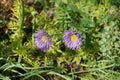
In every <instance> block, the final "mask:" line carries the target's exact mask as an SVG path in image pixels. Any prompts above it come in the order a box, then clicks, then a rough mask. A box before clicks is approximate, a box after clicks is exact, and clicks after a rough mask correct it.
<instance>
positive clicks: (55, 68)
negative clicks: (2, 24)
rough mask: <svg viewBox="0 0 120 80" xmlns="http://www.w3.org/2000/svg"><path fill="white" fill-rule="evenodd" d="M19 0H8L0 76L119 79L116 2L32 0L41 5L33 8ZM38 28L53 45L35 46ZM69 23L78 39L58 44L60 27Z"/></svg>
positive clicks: (43, 79)
mask: <svg viewBox="0 0 120 80" xmlns="http://www.w3.org/2000/svg"><path fill="white" fill-rule="evenodd" d="M117 1H119V0H117ZM23 2H24V1H23V0H15V1H14V4H13V8H12V9H11V10H12V17H11V19H10V22H9V23H8V26H9V31H10V32H11V33H8V35H9V39H6V38H4V39H3V40H2V41H1V42H0V46H1V47H2V48H1V49H0V56H1V58H0V66H1V67H0V71H1V73H0V79H3V80H4V79H5V80H14V79H17V78H20V80H30V79H31V80H39V79H40V80H48V79H49V80H61V79H66V80H77V79H78V80H79V79H80V80H96V79H98V80H108V79H109V80H119V78H120V73H119V69H120V68H119V67H120V62H119V60H120V57H119V56H120V45H119V44H120V38H119V37H120V27H119V26H120V19H119V17H118V11H119V6H118V4H119V3H115V2H113V1H112V0H50V1H47V0H38V1H35V2H34V4H37V3H39V4H41V6H43V9H41V11H38V10H37V9H36V8H35V7H33V6H26V4H24V3H23ZM111 9H113V11H111ZM39 29H44V30H45V31H46V32H47V33H48V34H49V35H50V36H51V39H52V42H53V45H52V47H51V49H50V50H48V51H47V52H42V51H40V50H38V49H37V48H36V45H35V43H34V33H35V32H36V31H37V30H39ZM69 29H71V30H76V31H77V32H79V33H80V34H82V37H83V40H82V43H83V44H82V47H81V48H80V49H78V50H71V49H69V48H67V47H66V46H65V45H64V42H63V33H64V31H65V30H69ZM0 35H1V34H0Z"/></svg>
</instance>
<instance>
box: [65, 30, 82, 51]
mask: <svg viewBox="0 0 120 80" xmlns="http://www.w3.org/2000/svg"><path fill="white" fill-rule="evenodd" d="M63 38H64V43H65V45H66V46H67V47H68V48H70V49H72V50H76V49H78V48H80V46H81V45H82V36H81V35H80V34H79V33H77V32H76V31H74V30H67V31H65V32H64V36H63Z"/></svg>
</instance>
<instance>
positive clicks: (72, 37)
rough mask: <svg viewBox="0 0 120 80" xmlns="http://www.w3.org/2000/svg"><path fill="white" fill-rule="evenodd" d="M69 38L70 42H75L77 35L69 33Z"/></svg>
mask: <svg viewBox="0 0 120 80" xmlns="http://www.w3.org/2000/svg"><path fill="white" fill-rule="evenodd" d="M70 38H71V41H72V42H77V41H78V38H77V36H76V35H74V34H73V35H71V37H70Z"/></svg>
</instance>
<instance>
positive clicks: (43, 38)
mask: <svg viewBox="0 0 120 80" xmlns="http://www.w3.org/2000/svg"><path fill="white" fill-rule="evenodd" d="M34 36H35V43H36V46H37V47H38V49H40V50H41V51H43V52H46V51H47V50H49V49H50V47H51V45H52V41H51V39H50V36H49V35H48V34H47V33H46V32H45V31H44V30H39V31H37V32H36V33H35V35H34Z"/></svg>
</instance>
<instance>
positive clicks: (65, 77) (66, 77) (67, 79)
mask: <svg viewBox="0 0 120 80" xmlns="http://www.w3.org/2000/svg"><path fill="white" fill-rule="evenodd" d="M47 74H50V75H57V76H60V77H62V78H64V79H65V80H72V79H71V78H70V77H68V76H64V75H61V74H59V73H56V72H53V71H51V72H49V73H47Z"/></svg>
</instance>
